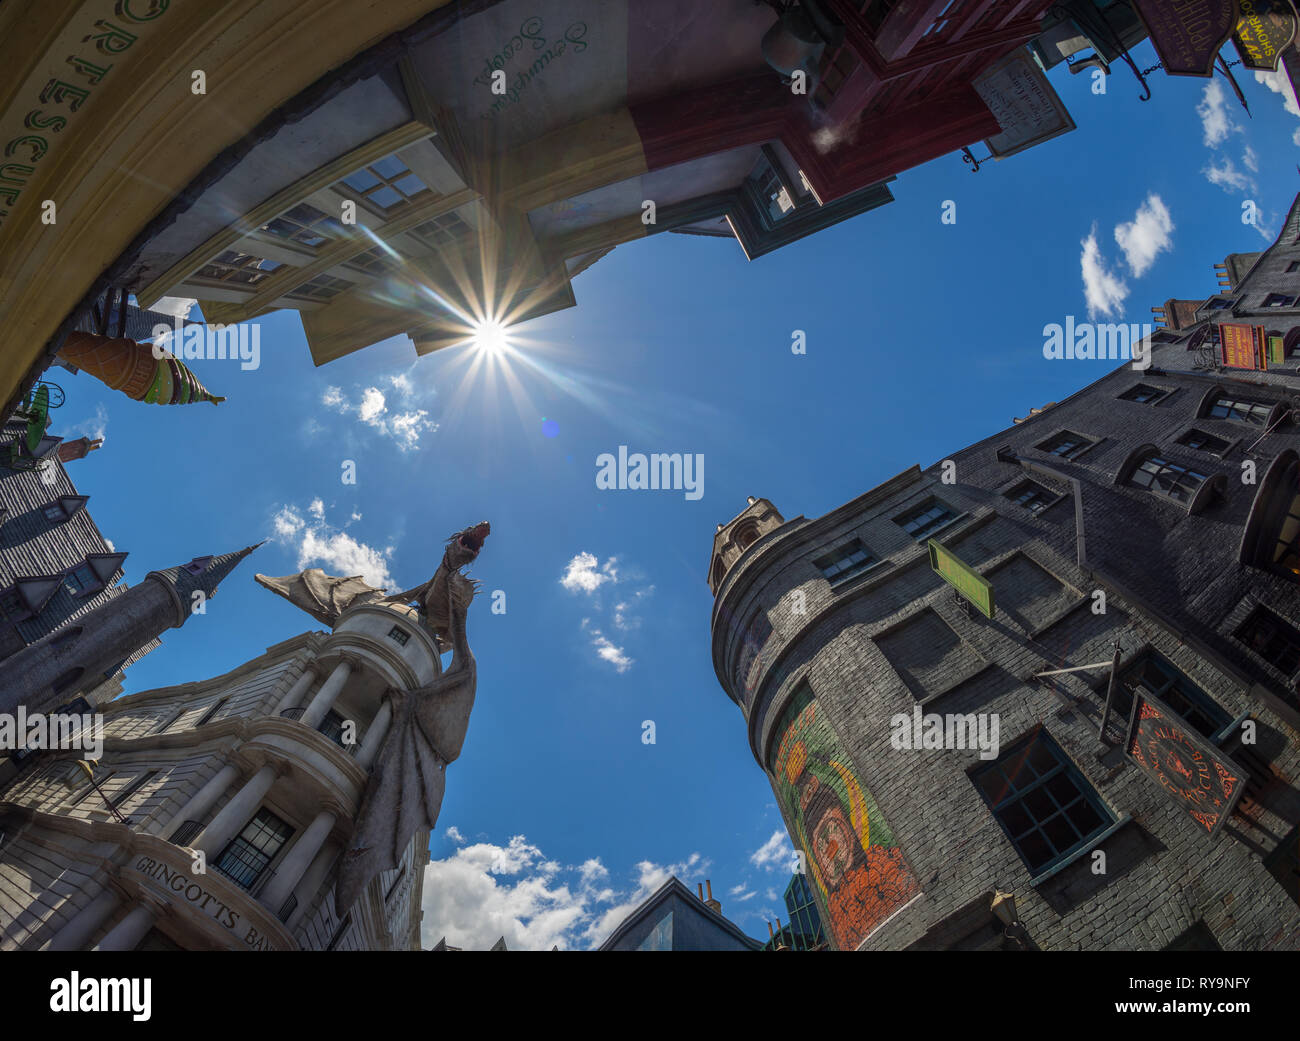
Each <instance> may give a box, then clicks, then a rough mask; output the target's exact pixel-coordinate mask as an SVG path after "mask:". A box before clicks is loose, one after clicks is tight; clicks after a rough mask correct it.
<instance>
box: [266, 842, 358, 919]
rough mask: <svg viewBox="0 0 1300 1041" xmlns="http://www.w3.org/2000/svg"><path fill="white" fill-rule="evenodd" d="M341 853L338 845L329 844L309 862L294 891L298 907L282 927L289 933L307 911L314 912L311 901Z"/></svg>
mask: <svg viewBox="0 0 1300 1041" xmlns="http://www.w3.org/2000/svg"><path fill="white" fill-rule="evenodd" d="M341 852H342V849H341V847H340V846H339V845H338V843H336V842H330V843H327V844H326V845H325V846H324V847H322V849H321V851H320V852H319V853H317V854H316V859H315V860H313V861H312V862H311V867H309V868H308V869H307V873H306V874H305V875H303V878H302V881H301V882H300V883H298V888H297V889H295V890H294V896H296V897H297V898H298V906H297V907H295V908H294V909H293V914H291V915H290V916H289V920H288V921H287V922H285V923H284V927H285V928H286V929H288V930H289V932H291V933H292V932H293V931H294V930H296V929H297V928H298V926H299V925H300V924H301V922H302V920H303V917H304V916H305V915H306V914H307V912H308V911H314V910H315V908H313V907H311V906H310V903H311V899H312V897H314V896H315V895H316V890H318V889H320V887H321V883H322V882H324V881H325V876H326V875H327V874H329V870H330V868H332V867H333V866H334V862H335V861H336V860H338V857H339V853H341ZM279 910H280V909H279V908H278V907H277V908H276V912H277V913H278V912H279Z"/></svg>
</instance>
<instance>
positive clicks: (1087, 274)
mask: <svg viewBox="0 0 1300 1041" xmlns="http://www.w3.org/2000/svg"><path fill="white" fill-rule="evenodd" d="M1081 245H1082V246H1083V253H1082V254H1081V255H1080V257H1079V266H1080V269H1081V272H1082V275H1083V295H1084V298H1085V299H1086V300H1087V302H1088V317H1089V318H1096V317H1097V316H1098V315H1099V314H1101V315H1114V314H1117V313H1118V312H1119V310H1120V307H1121V306H1122V305H1123V303H1124V301H1125V300H1127V299H1128V294H1129V289H1128V286H1127V285H1126V284H1125V283H1124V282H1123V281H1121V280H1120V279H1119V278H1118V277H1117V276H1116V275H1115V274H1113V273H1112V272H1111V271H1110V270H1109V268H1108V267H1107V265H1106V259H1105V258H1104V257H1103V256H1102V255H1101V249H1100V247H1099V246H1098V245H1097V228H1096V226H1095V225H1094V226H1093V229H1092V231H1091V232H1089V233H1088V237H1087V238H1086V239H1084V240H1083V242H1082V243H1081Z"/></svg>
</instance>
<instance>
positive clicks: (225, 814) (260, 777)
mask: <svg viewBox="0 0 1300 1041" xmlns="http://www.w3.org/2000/svg"><path fill="white" fill-rule="evenodd" d="M276 772H277V771H276V768H275V766H273V765H272V764H270V763H267V764H266V766H264V767H262V769H260V770H258V771H257V773H255V774H253V776H252V777H250V778H249V779H248V780H247V781H245V782H244V786H243V787H242V788H240V789H239V791H237V792H236V793H235V794H234V795H232V796H231V797H230V801H229V802H228V803H226V805H225V806H223V807H221V812H220V813H218V814H217V815H216V816H215V817H213V818H212V821H211V822H210V823H209V824H208V826H207V827H206V828H204V829H203V831H202V832H201V833H200V834H199V835H198V836H196V837H195V839H194V841H193V842H192V843H191V846H192V847H193V848H194V849H201V850H203V852H204V853H206V854H207V855H208V856H209V857H215V856H217V854H219V853H220V852H221V851H222V850H223V849H225V847H226V843H227V842H229V841H230V840H231V839H233V838H234V837H235V836H236V835H237V834H238V833H239V831H240V829H241V828H243V826H244V825H245V824H247V823H248V821H249V818H250V817H252V816H253V811H254V810H256V809H257V807H258V806H260V805H261V803H262V797H263V796H265V795H266V793H267V792H268V791H270V790H271V785H272V784H273V783H274V781H275V775H276Z"/></svg>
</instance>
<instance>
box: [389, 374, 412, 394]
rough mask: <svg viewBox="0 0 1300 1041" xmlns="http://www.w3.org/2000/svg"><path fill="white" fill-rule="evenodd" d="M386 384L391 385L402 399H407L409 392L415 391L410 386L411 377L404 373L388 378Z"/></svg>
mask: <svg viewBox="0 0 1300 1041" xmlns="http://www.w3.org/2000/svg"><path fill="white" fill-rule="evenodd" d="M388 382H389V383H390V384H391V385H392V387H393V389H394V390H395V391H397V393H398V394H400V395H401V396H402V397H404V398H405V397H409V396H410V394H411V392H412V391H413V390H414V389H415V388H414V387H412V386H411V377H409V376H408V375H406V373H399V374H398V375H396V376H389V377H388Z"/></svg>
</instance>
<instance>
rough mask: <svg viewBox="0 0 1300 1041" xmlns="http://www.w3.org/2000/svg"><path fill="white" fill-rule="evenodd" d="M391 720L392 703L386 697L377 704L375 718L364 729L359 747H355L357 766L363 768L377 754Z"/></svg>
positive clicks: (373, 759) (371, 761) (367, 765)
mask: <svg viewBox="0 0 1300 1041" xmlns="http://www.w3.org/2000/svg"><path fill="white" fill-rule="evenodd" d="M392 722H393V703H392V702H391V701H390V700H389V699H388V698H385V699H384V703H383V704H382V705H380V706H379V711H378V712H376V713H375V718H374V719H373V720H372V721H371V723H370V726H369V728H368V729H367V730H366V736H365V737H364V738H362V739H361V747H360V748H358V749H357V765H358V766H360V767H362V768H363V769H365V768H368V767H369V766H370V764H371V763H373V762H374V761H375V756H376V755H378V754H379V746H380V745H382V744H383V743H384V738H385V736H387V734H388V727H389V724H391V723H392Z"/></svg>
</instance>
